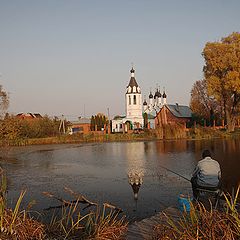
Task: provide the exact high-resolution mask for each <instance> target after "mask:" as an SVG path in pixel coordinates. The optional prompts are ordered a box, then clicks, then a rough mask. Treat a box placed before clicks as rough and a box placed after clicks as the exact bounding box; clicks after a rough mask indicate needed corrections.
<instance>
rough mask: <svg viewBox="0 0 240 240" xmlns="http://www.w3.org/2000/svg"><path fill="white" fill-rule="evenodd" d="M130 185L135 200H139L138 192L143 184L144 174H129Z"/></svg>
mask: <svg viewBox="0 0 240 240" xmlns="http://www.w3.org/2000/svg"><path fill="white" fill-rule="evenodd" d="M128 183H129V184H130V185H131V187H132V190H133V194H134V200H138V192H139V189H140V187H141V185H142V184H143V173H142V172H129V173H128Z"/></svg>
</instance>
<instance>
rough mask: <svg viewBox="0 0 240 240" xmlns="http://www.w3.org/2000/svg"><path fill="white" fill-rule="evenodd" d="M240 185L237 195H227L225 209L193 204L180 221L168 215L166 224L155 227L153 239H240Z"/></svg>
mask: <svg viewBox="0 0 240 240" xmlns="http://www.w3.org/2000/svg"><path fill="white" fill-rule="evenodd" d="M238 195H239V187H238V190H237V193H236V195H235V197H231V196H230V195H229V194H227V195H225V200H226V208H225V209H224V211H219V210H214V209H213V208H212V207H211V208H210V210H207V209H206V208H205V207H204V205H203V204H200V203H198V204H197V205H193V204H192V205H191V211H190V213H189V214H187V213H186V212H185V213H184V214H183V215H182V217H181V219H180V220H179V221H174V220H172V219H171V218H170V217H167V216H166V217H167V219H168V220H167V223H166V224H159V225H157V226H156V227H155V228H154V232H153V239H162V240H165V239H183V240H197V239H198V240H200V239H209V240H217V239H225V240H234V239H240V215H239V212H238V211H237V208H236V206H237V199H238Z"/></svg>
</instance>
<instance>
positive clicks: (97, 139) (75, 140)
mask: <svg viewBox="0 0 240 240" xmlns="http://www.w3.org/2000/svg"><path fill="white" fill-rule="evenodd" d="M204 130H205V129H203V130H202V129H201V130H199V129H198V131H202V132H201V133H200V134H198V135H195V134H192V133H189V134H188V135H186V136H185V137H179V136H177V137H176V136H172V137H171V136H168V137H167V138H162V137H158V136H157V135H156V132H150V133H149V132H148V133H146V132H144V133H140V134H127V133H125V134H122V133H117V134H94V133H90V134H86V135H80V134H76V135H59V136H53V137H46V138H27V139H16V140H11V141H7V142H6V141H2V142H0V147H11V146H31V145H51V144H53V145H55V144H56V145H57V144H85V143H104V142H132V141H175V140H176V141H177V140H193V141H194V140H195V141H196V140H204V139H206V140H210V139H221V138H222V139H224V138H238V137H240V130H239V129H237V130H235V131H234V132H232V133H227V132H223V131H219V130H211V132H209V129H208V132H207V133H206V132H204Z"/></svg>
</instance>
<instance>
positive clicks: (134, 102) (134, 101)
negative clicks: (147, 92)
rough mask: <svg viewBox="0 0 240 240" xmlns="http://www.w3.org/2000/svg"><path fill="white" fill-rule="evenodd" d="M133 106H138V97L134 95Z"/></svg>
mask: <svg viewBox="0 0 240 240" xmlns="http://www.w3.org/2000/svg"><path fill="white" fill-rule="evenodd" d="M133 104H134V105H136V104H137V97H136V95H133Z"/></svg>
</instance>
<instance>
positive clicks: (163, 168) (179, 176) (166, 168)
mask: <svg viewBox="0 0 240 240" xmlns="http://www.w3.org/2000/svg"><path fill="white" fill-rule="evenodd" d="M159 166H160V167H161V168H163V169H165V170H167V171H169V172H171V173H174V174H176V175H178V176H179V177H181V178H183V179H185V180H187V181H188V182H191V180H190V179H188V178H186V177H184V176H182V175H181V174H179V173H177V172H174V171H173V170H171V169H169V168H166V167H164V166H162V165H159Z"/></svg>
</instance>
